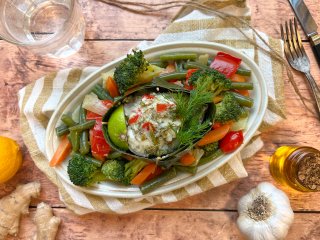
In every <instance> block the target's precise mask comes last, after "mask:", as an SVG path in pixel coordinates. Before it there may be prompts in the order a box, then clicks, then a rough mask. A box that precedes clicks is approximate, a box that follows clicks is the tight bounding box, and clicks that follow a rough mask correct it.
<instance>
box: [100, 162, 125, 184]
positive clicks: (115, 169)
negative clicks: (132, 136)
mask: <svg viewBox="0 0 320 240" xmlns="http://www.w3.org/2000/svg"><path fill="white" fill-rule="evenodd" d="M124 165H125V161H124V160H121V159H114V160H107V161H106V162H105V163H104V164H103V166H102V169H101V172H102V173H103V174H104V175H105V176H106V178H107V179H108V180H111V181H114V182H121V181H122V180H123V178H124Z"/></svg>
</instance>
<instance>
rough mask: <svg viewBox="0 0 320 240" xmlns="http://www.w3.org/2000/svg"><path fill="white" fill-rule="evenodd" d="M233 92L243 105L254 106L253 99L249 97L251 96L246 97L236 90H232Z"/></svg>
mask: <svg viewBox="0 0 320 240" xmlns="http://www.w3.org/2000/svg"><path fill="white" fill-rule="evenodd" d="M231 93H232V94H233V96H235V98H236V99H237V101H238V103H239V104H240V105H241V106H244V107H249V108H251V107H252V106H253V99H252V98H249V97H245V96H243V95H241V94H238V93H235V92H231Z"/></svg>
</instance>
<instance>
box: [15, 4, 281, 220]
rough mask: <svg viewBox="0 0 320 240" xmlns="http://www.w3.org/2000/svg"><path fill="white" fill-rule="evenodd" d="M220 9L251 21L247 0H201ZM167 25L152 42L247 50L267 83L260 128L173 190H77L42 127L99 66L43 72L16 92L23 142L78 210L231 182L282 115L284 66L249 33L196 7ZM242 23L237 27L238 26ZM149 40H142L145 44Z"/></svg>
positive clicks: (128, 206)
mask: <svg viewBox="0 0 320 240" xmlns="http://www.w3.org/2000/svg"><path fill="white" fill-rule="evenodd" d="M205 2H206V3H207V2H209V3H208V4H211V6H213V7H215V8H216V9H219V11H221V12H226V13H229V14H233V15H236V16H238V17H241V18H243V19H246V20H247V21H250V9H249V8H248V7H247V5H246V3H245V1H239V0H228V1H219V2H218V3H217V2H216V1H215V2H214V3H210V2H211V1H205ZM180 16H182V17H180V18H177V19H176V20H175V21H174V22H173V23H171V24H170V25H169V26H168V28H167V29H166V30H165V31H164V32H163V34H161V35H160V36H159V37H158V38H157V39H156V40H155V41H154V42H153V43H152V44H153V45H155V44H160V43H165V42H171V41H179V40H198V41H209V42H218V43H222V44H226V45H229V46H232V47H234V48H237V49H239V51H241V52H243V53H245V54H247V55H248V56H249V57H250V58H252V59H254V61H255V62H256V63H257V64H258V65H259V66H260V68H261V71H262V73H263V75H264V77H265V80H266V82H267V86H268V95H269V104H268V109H267V112H266V114H265V116H264V119H263V123H262V124H261V126H260V128H259V131H258V132H257V133H256V134H255V136H254V137H253V138H252V139H251V141H250V142H249V144H248V145H247V146H246V147H245V148H244V149H243V150H242V152H241V154H238V155H237V156H236V157H234V158H232V159H231V160H230V161H229V162H228V163H227V164H225V165H224V166H222V167H220V168H219V169H217V170H215V171H213V172H212V173H210V174H209V175H207V176H206V177H204V178H202V179H200V180H198V181H197V182H195V183H192V184H189V185H187V186H185V187H183V188H180V189H177V190H175V191H172V192H169V193H166V194H162V195H158V196H154V197H147V198H140V199H121V198H111V197H98V196H93V195H90V194H86V193H83V192H80V191H78V190H76V189H75V188H73V187H72V186H70V185H68V184H67V183H65V182H63V181H61V180H60V179H59V178H58V177H57V175H56V173H55V171H54V169H53V168H50V167H49V165H48V159H46V156H45V146H44V142H45V131H46V126H47V124H48V121H49V119H50V116H51V114H52V113H53V111H54V109H55V108H56V106H57V105H58V103H59V102H60V101H61V100H62V99H63V98H64V97H65V96H66V94H68V92H69V91H70V90H71V89H72V88H74V87H76V86H77V84H78V83H79V82H80V81H82V80H83V79H85V78H86V76H88V75H89V74H90V73H92V72H93V71H94V70H96V69H97V68H95V67H87V68H84V69H64V70H61V71H59V72H55V73H51V74H49V75H47V76H45V77H42V78H40V79H38V80H37V81H35V82H34V83H32V84H30V85H28V86H26V87H25V88H23V89H21V90H20V92H19V107H20V124H21V131H22V136H23V139H24V142H25V144H26V146H27V147H28V150H29V152H30V155H31V157H32V159H33V161H34V163H35V164H36V166H37V167H38V168H39V169H40V170H41V171H42V172H44V173H45V174H46V176H47V177H48V178H49V179H50V181H52V182H53V183H54V184H55V185H56V186H57V187H58V189H59V193H60V199H61V200H62V201H63V202H64V203H65V204H66V206H67V207H68V208H69V209H71V210H72V211H74V212H75V213H77V214H85V213H88V212H93V211H99V212H104V213H117V214H125V213H130V212H135V211H138V210H141V209H144V208H148V207H151V206H153V205H155V204H159V203H169V202H176V201H179V200H181V199H184V198H186V197H189V196H192V195H195V194H199V193H202V192H205V191H207V190H209V189H211V188H214V187H217V186H220V185H222V184H226V183H229V182H231V181H234V180H236V179H239V178H243V177H246V176H247V172H246V170H245V168H244V166H243V162H242V160H244V159H248V158H250V157H252V156H253V155H254V154H255V153H256V152H257V151H259V150H260V149H261V148H262V146H263V142H262V141H261V139H260V136H259V135H260V133H261V132H262V131H264V130H265V129H266V128H268V127H269V126H272V125H274V124H276V123H277V122H279V121H280V120H282V119H283V118H285V114H284V104H283V101H284V97H283V84H284V82H283V78H282V66H281V64H280V63H278V62H277V61H275V60H273V59H272V58H271V57H270V55H268V54H267V53H265V52H262V51H260V50H259V49H258V48H257V47H255V46H253V45H251V44H250V43H249V42H248V40H247V38H245V37H244V36H243V34H242V33H241V32H240V31H239V30H238V29H236V28H234V26H232V25H230V24H228V22H226V21H224V20H222V19H221V18H218V17H216V16H214V15H212V14H208V13H205V12H201V11H198V10H190V9H184V10H182V11H181V13H180ZM240 27H241V26H240ZM241 30H242V32H244V33H245V34H246V35H247V36H249V37H250V38H251V39H252V40H254V41H255V43H256V44H258V45H259V46H263V47H265V46H264V43H263V42H262V41H261V40H259V39H258V38H257V37H256V36H255V34H254V32H253V31H252V30H251V29H248V28H246V27H245V26H243V28H241ZM260 34H261V36H262V37H263V38H264V40H265V41H266V42H267V43H269V45H270V46H272V47H273V49H275V50H277V51H278V52H279V53H281V52H282V43H281V41H280V40H277V39H273V38H270V37H268V36H267V35H266V34H264V33H260ZM145 45H148V44H147V43H145V42H143V43H141V44H140V46H139V47H140V48H141V49H143V47H144V46H145Z"/></svg>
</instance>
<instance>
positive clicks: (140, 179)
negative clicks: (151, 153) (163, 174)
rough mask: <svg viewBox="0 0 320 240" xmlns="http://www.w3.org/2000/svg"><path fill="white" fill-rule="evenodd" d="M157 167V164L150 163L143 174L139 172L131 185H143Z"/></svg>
mask: <svg viewBox="0 0 320 240" xmlns="http://www.w3.org/2000/svg"><path fill="white" fill-rule="evenodd" d="M156 168H157V165H156V164H155V163H150V164H148V165H147V166H145V167H144V168H143V169H142V170H141V172H139V173H138V174H137V175H136V176H135V177H134V178H133V179H132V180H131V182H130V183H131V184H134V185H141V184H142V183H144V182H145V180H146V179H147V178H148V177H149V176H150V175H151V174H153V173H154V172H155V171H156Z"/></svg>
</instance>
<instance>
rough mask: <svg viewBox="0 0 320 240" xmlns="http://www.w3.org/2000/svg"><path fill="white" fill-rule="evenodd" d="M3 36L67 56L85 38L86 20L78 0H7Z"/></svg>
mask: <svg viewBox="0 0 320 240" xmlns="http://www.w3.org/2000/svg"><path fill="white" fill-rule="evenodd" d="M0 11H1V23H0V35H1V37H3V39H4V40H7V41H9V42H11V43H14V44H17V45H21V46H25V47H28V48H31V49H32V50H34V51H35V52H37V53H41V54H49V55H52V56H55V57H67V56H70V55H71V54H73V53H75V52H77V51H78V50H79V49H80V47H81V46H82V43H83V39H84V30H85V21H84V18H83V15H82V12H81V8H80V6H79V3H78V2H77V1H76V0H5V1H3V0H2V1H1V3H0Z"/></svg>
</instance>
